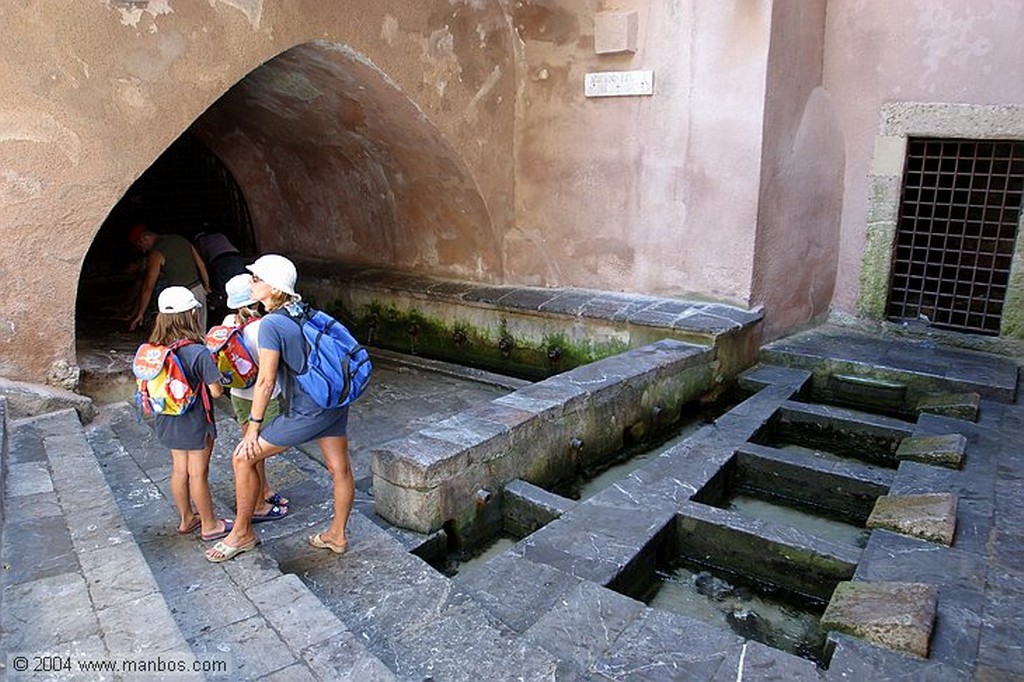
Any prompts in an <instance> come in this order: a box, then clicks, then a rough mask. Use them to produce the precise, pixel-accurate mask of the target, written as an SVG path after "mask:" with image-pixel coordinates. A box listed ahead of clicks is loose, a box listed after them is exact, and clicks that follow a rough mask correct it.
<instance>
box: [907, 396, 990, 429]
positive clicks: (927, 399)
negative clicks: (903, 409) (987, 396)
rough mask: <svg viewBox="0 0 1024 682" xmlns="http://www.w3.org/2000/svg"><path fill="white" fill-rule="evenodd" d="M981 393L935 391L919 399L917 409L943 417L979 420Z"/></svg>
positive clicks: (970, 420) (971, 420)
mask: <svg viewBox="0 0 1024 682" xmlns="http://www.w3.org/2000/svg"><path fill="white" fill-rule="evenodd" d="M980 407H981V395H980V394H978V393H974V392H971V393H935V394H932V395H926V396H924V397H923V398H921V399H920V400H919V401H917V411H918V412H926V413H928V414H936V415H939V416H942V417H952V418H954V419H963V420H966V421H969V422H976V421H978V410H979V409H980Z"/></svg>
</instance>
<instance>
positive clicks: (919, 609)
mask: <svg viewBox="0 0 1024 682" xmlns="http://www.w3.org/2000/svg"><path fill="white" fill-rule="evenodd" d="M938 594H939V590H938V588H937V587H936V586H935V585H929V584H927V583H897V582H862V581H857V582H854V581H850V582H842V583H839V585H837V586H836V589H835V592H833V593H832V599H831V600H830V601H829V603H828V606H827V607H826V609H825V613H824V614H823V615H822V617H821V626H822V627H823V628H825V629H828V630H836V631H838V632H843V633H846V634H849V635H853V636H855V637H860V638H862V639H865V640H867V641H869V642H871V643H872V644H876V645H878V646H881V647H885V648H887V649H893V650H894V651H902V652H904V653H908V654H912V655H914V656H919V657H920V658H927V657H928V643H929V640H930V639H931V634H932V628H933V627H934V625H935V612H936V605H937V602H938Z"/></svg>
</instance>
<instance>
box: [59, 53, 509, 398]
mask: <svg viewBox="0 0 1024 682" xmlns="http://www.w3.org/2000/svg"><path fill="white" fill-rule="evenodd" d="M192 148H200V149H203V150H207V149H208V150H209V151H207V152H206V154H208V155H209V156H210V157H211V160H216V164H217V165H220V164H223V166H224V167H225V172H226V173H227V174H228V175H229V176H230V177H231V183H230V184H232V185H234V184H235V183H237V193H238V194H239V195H240V198H239V200H240V201H241V202H242V203H243V204H244V210H245V212H246V219H247V222H248V223H249V224H247V225H244V226H231V225H229V226H227V227H226V228H224V227H222V228H221V230H220V231H224V232H225V233H226V234H228V235H229V236H230V237H232V238H233V240H234V241H235V243H236V245H237V246H239V247H240V248H241V249H242V250H243V253H245V254H246V255H250V256H252V255H255V254H257V253H260V252H264V253H265V252H278V253H283V254H286V255H288V256H289V257H291V258H293V259H294V260H296V261H297V262H302V261H305V260H310V261H321V262H323V261H326V262H328V263H332V262H334V263H339V264H344V265H347V266H352V265H356V266H367V267H375V268H384V269H392V270H399V271H405V272H414V273H423V274H430V275H435V276H451V277H459V278H467V279H475V280H488V279H498V278H500V276H501V258H500V248H499V244H498V241H497V239H495V238H494V236H493V235H494V233H493V230H492V228H491V220H490V216H489V214H488V211H487V206H486V202H485V201H484V199H483V197H482V196H481V194H480V192H479V190H478V188H477V187H476V184H475V182H474V180H473V177H472V175H471V174H470V172H469V170H468V168H467V167H466V165H465V163H464V162H463V161H462V160H461V159H460V158H459V156H458V154H457V153H456V152H455V151H454V150H453V149H452V147H451V145H450V144H449V143H448V142H447V140H446V139H445V137H444V136H443V135H442V134H441V133H440V132H439V131H438V130H437V129H436V128H435V127H434V126H433V125H432V124H430V122H429V121H427V120H426V119H425V118H424V117H423V116H422V112H421V111H420V110H419V109H418V108H417V107H416V105H415V104H414V103H413V102H412V101H410V100H409V98H408V97H407V96H405V95H404V94H403V93H402V92H401V91H400V90H399V89H398V88H397V87H396V86H395V84H394V83H392V82H390V81H389V80H388V79H387V77H386V76H385V75H384V74H382V73H380V72H379V71H378V70H376V69H374V68H372V66H370V65H369V64H368V62H367V60H366V58H365V57H364V56H361V55H358V54H356V53H354V52H353V51H351V50H350V49H348V48H345V47H343V46H339V45H336V44H331V43H325V42H314V43H307V44H303V45H300V46H297V47H294V48H291V49H290V50H287V51H286V52H284V53H282V54H281V55H279V56H277V57H275V58H273V59H271V60H269V61H268V62H266V63H265V64H263V65H261V66H259V67H258V68H256V69H255V70H253V71H252V72H251V73H249V74H248V75H247V76H245V77H244V78H242V79H241V80H240V81H239V82H238V83H237V84H236V85H235V86H233V87H232V88H230V89H229V90H228V91H227V92H226V93H225V94H224V95H223V96H222V97H221V98H219V99H218V100H217V101H216V102H215V103H214V104H213V105H211V106H210V107H209V109H207V110H206V111H205V112H204V113H203V114H202V115H201V116H199V117H198V118H197V119H196V121H195V122H194V123H193V124H192V125H191V126H189V128H188V130H187V131H186V133H184V134H183V135H182V137H180V138H179V139H178V140H177V141H175V142H174V143H173V144H172V145H171V147H169V148H168V151H166V152H164V154H162V155H161V156H160V157H159V158H158V159H157V161H156V162H155V163H154V165H153V166H151V167H150V168H149V169H148V170H147V171H146V172H144V173H143V174H142V176H141V177H140V179H139V180H138V181H136V183H135V184H134V185H133V186H132V187H131V188H129V190H128V192H126V194H125V196H124V197H123V198H122V200H121V201H120V202H119V203H118V204H117V205H116V206H115V207H114V209H113V210H112V211H111V214H110V215H109V216H108V218H107V220H106V221H104V225H103V227H102V228H101V229H100V231H99V232H98V233H97V236H96V239H95V240H94V243H93V245H92V247H91V248H90V250H89V254H88V255H87V257H86V260H85V266H84V267H83V271H82V275H81V278H80V284H79V301H78V315H77V319H78V325H77V336H76V341H77V348H78V351H77V355H78V362H79V365H80V367H81V368H82V370H83V372H84V374H83V376H82V386H81V388H82V390H84V391H86V392H89V393H90V394H92V395H102V387H101V386H98V385H97V384H98V382H99V381H100V379H97V376H99V377H102V376H103V375H104V374H106V372H107V371H108V367H109V359H110V354H111V353H112V352H116V353H119V354H121V355H125V354H129V353H130V352H131V351H132V349H133V348H134V346H135V345H137V343H139V342H141V341H142V340H143V339H144V336H145V333H146V329H140V330H138V331H136V332H135V333H133V334H128V333H126V330H125V329H124V326H125V325H124V324H123V323H120V324H119V323H118V321H117V319H116V318H117V316H118V313H119V312H120V313H124V312H125V310H121V311H118V310H117V309H116V305H117V304H118V303H119V302H124V301H126V300H127V299H128V298H129V296H128V294H129V293H130V292H129V291H127V290H128V289H130V287H131V285H132V279H131V277H130V276H129V277H125V276H122V275H120V273H118V272H115V273H113V277H112V278H111V277H108V278H107V279H106V280H105V281H101V280H100V279H97V278H95V277H91V276H90V271H92V270H95V269H96V266H97V265H99V266H100V267H99V269H101V270H102V269H103V267H102V266H103V262H104V260H105V261H106V262H108V263H109V262H115V263H117V262H118V256H121V258H120V260H122V261H123V260H124V256H125V255H126V252H127V251H128V247H127V246H126V245H125V244H124V235H125V233H126V231H127V229H128V228H129V227H130V226H131V224H132V223H134V222H147V223H148V224H149V225H150V226H151V227H152V228H153V229H155V230H156V231H157V232H176V233H178V234H182V235H183V236H185V237H189V238H192V237H194V236H195V234H196V233H198V232H200V231H207V230H209V229H210V228H208V227H207V226H205V225H204V224H203V223H206V222H209V221H216V218H215V217H214V216H215V215H216V214H218V213H230V212H231V211H230V210H229V208H230V207H209V206H206V207H198V208H196V209H194V210H193V209H188V210H177V209H178V208H179V206H176V205H175V193H176V192H178V193H180V195H181V196H180V201H178V202H177V203H178V204H179V205H184V204H187V203H188V202H190V201H191V200H192V198H193V197H192V196H191V195H192V194H194V193H196V192H197V191H198V189H197V187H196V181H195V179H194V178H181V177H180V175H181V169H179V168H174V169H171V170H169V171H168V170H162V168H163V167H164V166H167V165H169V164H173V162H170V161H168V160H167V157H168V156H172V157H181V156H188V154H185V153H184V152H185V151H187V150H189V149H192ZM193 155H194V153H193ZM200 165H202V164H200ZM197 174H198V171H197ZM143 185H144V186H143ZM218 189H220V188H213V190H218ZM228 189H229V190H230V188H228ZM155 190H159V193H160V201H156V200H154V199H153V198H152V195H153V194H154V193H155ZM227 194H230V191H224V190H221V191H220V192H219V193H218V192H217V191H210V192H205V195H206V198H205V199H204V200H206V201H216V200H218V199H216V197H217V196H221V195H224V197H223V198H222V199H220V200H221V201H225V202H230V201H232V199H231V198H230V197H228V196H226V195H227ZM143 195H149V198H148V199H147V198H146V197H145V196H143ZM147 201H148V202H149V204H150V206H149V209H150V210H149V211H148V212H147V208H146V206H145V204H146V202H147ZM133 203H134V204H136V205H134V206H133V205H132V204H133ZM139 203H141V204H143V205H142V206H139V205H138V204H139ZM215 209H219V210H215ZM207 214H208V216H209V220H207V219H205V218H204V216H205V215H207ZM183 221H184V222H183ZM121 265H122V266H123V265H124V263H121ZM108 269H109V268H108ZM106 274H111V273H106ZM97 285H99V286H97ZM104 287H106V288H105V290H104ZM118 287H119V289H118ZM85 290H88V293H86V292H85ZM101 293H105V294H106V296H105V298H103V297H102V296H100V294H101ZM101 298H102V299H103V300H104V301H106V304H107V305H106V307H102V306H100V307H98V306H97V305H96V303H97V301H98V300H100V299H101ZM122 307H125V306H124V305H122ZM211 312H214V313H215V314H223V311H221V310H218V309H211ZM94 313H98V314H94ZM212 320H213V318H211V323H212Z"/></svg>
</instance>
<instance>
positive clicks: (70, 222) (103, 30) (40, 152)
mask: <svg viewBox="0 0 1024 682" xmlns="http://www.w3.org/2000/svg"><path fill="white" fill-rule="evenodd" d="M511 36H512V31H511V28H510V27H509V25H508V19H507V16H506V15H505V13H504V11H503V9H502V8H501V7H500V5H498V4H493V3H480V2H478V1H476V0H467V1H466V2H450V1H449V0H432V1H429V2H427V1H424V2H418V3H408V2H398V1H397V0H395V1H391V2H385V1H381V0H349V1H348V2H346V3H344V5H340V4H337V3H328V2H302V3H297V2H292V1H291V0H213V1H210V2H205V1H204V2H174V1H172V0H149V2H144V3H140V4H129V3H123V2H118V1H117V0H106V1H99V2H70V3H69V2H63V1H59V0H40V1H39V2H33V3H30V4H26V3H23V2H16V1H14V0H2V1H0V41H2V42H0V45H2V47H3V49H2V50H0V102H2V104H0V169H2V171H0V216H2V227H0V229H2V230H3V232H2V234H3V238H4V246H5V248H4V249H2V250H0V285H2V287H3V291H4V299H5V301H4V305H3V307H2V309H0V375H3V376H6V377H10V378H15V379H22V380H29V381H40V382H42V381H48V382H50V383H56V384H62V385H67V386H73V385H74V383H75V381H76V375H75V370H76V368H75V348H74V345H75V339H74V330H75V326H74V325H75V323H74V310H75V302H76V301H75V297H76V288H77V282H78V273H79V272H80V270H81V267H82V262H83V258H84V257H85V254H86V252H87V250H88V248H89V245H90V244H91V242H92V240H93V237H94V236H95V234H96V232H97V230H98V229H99V228H100V226H101V225H102V223H103V220H104V219H105V217H106V216H107V214H108V213H109V211H110V210H111V208H112V207H113V206H114V205H115V204H116V202H117V201H118V200H119V199H120V198H121V196H123V194H124V192H125V191H126V189H127V188H128V187H129V186H130V185H131V183H132V182H134V181H135V180H136V179H137V178H138V177H139V175H140V174H141V173H142V172H143V171H144V170H145V169H146V168H147V167H148V166H149V165H150V164H151V163H152V162H153V161H154V160H155V159H156V158H157V156H159V154H160V153H161V152H162V151H163V150H164V149H166V147H167V146H168V145H169V144H170V143H171V142H172V141H173V140H175V139H176V138H177V137H178V136H179V135H181V134H182V132H184V131H185V130H186V129H188V128H189V127H190V126H191V125H192V124H193V122H195V121H196V120H197V119H199V120H200V123H198V124H197V130H196V132H197V134H200V135H203V134H204V133H205V134H206V136H207V140H208V141H210V140H211V138H212V136H214V135H216V136H218V138H219V139H218V140H217V146H218V147H219V148H220V151H222V152H223V153H224V154H225V156H226V158H225V161H226V162H227V163H228V164H229V165H230V166H231V167H232V170H233V171H234V172H236V173H238V174H239V175H240V176H241V179H242V181H243V183H244V186H243V188H242V189H243V193H247V200H249V201H250V202H252V201H253V200H254V199H255V203H256V204H257V206H256V210H255V213H256V219H257V221H258V222H259V225H258V226H257V232H258V234H259V235H260V236H261V237H262V238H264V239H266V240H267V243H268V244H270V245H273V246H284V245H288V246H289V247H293V246H294V247H296V248H298V249H300V250H304V251H316V252H317V253H320V254H325V255H327V256H331V255H334V254H335V253H337V252H339V250H343V249H344V248H348V250H349V252H352V251H359V252H360V253H370V254H371V255H370V258H371V259H374V258H375V259H377V261H378V262H384V261H387V260H388V259H389V258H394V259H395V260H397V261H398V262H400V263H402V264H403V265H404V264H410V265H411V266H413V267H424V268H429V267H432V266H435V265H436V266H438V267H441V268H442V269H443V268H445V267H447V268H449V269H450V271H458V272H463V273H464V272H467V271H468V272H471V273H473V274H476V275H478V276H480V277H481V278H485V277H488V276H489V277H498V276H500V258H499V256H498V247H497V243H498V242H497V240H498V238H499V236H500V232H501V231H503V230H505V229H507V227H505V226H506V225H507V224H509V223H511V221H512V220H513V216H512V210H513V204H512V193H511V188H512V170H513V168H512V164H511V161H510V159H511V157H512V153H511V151H512V150H511V139H512V135H511V128H512V124H513V110H512V107H511V106H509V103H511V102H512V101H513V99H514V90H513V88H514V86H513V80H512V74H513V68H512V64H513V62H512V54H513V51H512V49H511V48H510V47H509V45H508V43H509V41H510V40H511ZM310 41H323V42H324V43H327V44H332V45H345V46H348V47H347V49H348V52H347V54H348V55H359V56H358V57H356V58H354V62H353V59H352V58H347V61H346V58H342V57H339V56H335V55H336V54H337V53H335V52H332V50H331V49H314V50H311V51H310V52H308V53H306V56H311V57H312V58H314V59H315V60H316V59H319V60H322V61H323V63H320V64H316V65H315V66H316V68H314V69H312V70H311V72H310V75H311V76H312V77H311V78H310V79H307V80H308V83H302V82H301V81H302V76H303V73H302V70H301V69H298V70H295V69H292V72H291V73H290V74H284V75H283V77H282V80H281V82H278V83H277V84H276V87H278V91H277V92H276V94H278V95H281V98H280V99H278V100H276V102H277V103H280V102H281V101H284V100H287V101H288V103H289V104H288V106H286V107H285V108H284V109H282V110H278V111H277V112H276V113H277V114H278V115H279V117H281V119H280V121H279V122H280V123H281V125H280V126H278V127H277V128H276V129H270V128H267V127H262V128H261V127H260V125H259V116H260V115H261V114H266V113H267V109H268V108H271V107H273V105H274V104H275V98H274V94H275V93H274V92H273V91H274V86H272V87H269V88H265V89H263V90H261V89H260V88H259V87H256V88H254V89H251V90H250V92H256V93H257V94H260V95H263V96H262V97H260V98H257V99H258V100H259V101H257V102H255V103H254V104H255V109H254V110H253V112H250V113H251V118H249V119H244V120H243V118H238V117H236V120H235V121H234V123H235V125H232V121H230V120H229V119H230V118H231V117H230V116H224V114H225V111H226V110H221V111H220V112H219V113H220V118H217V115H218V111H217V109H216V107H214V110H213V111H211V116H210V118H209V119H206V122H205V123H204V122H203V119H202V115H203V113H204V112H206V111H207V109H208V108H210V107H211V106H214V105H215V104H216V103H217V102H218V100H219V98H221V97H222V96H223V95H224V94H225V93H226V92H227V91H228V90H229V89H231V88H232V87H233V86H235V85H236V83H238V82H239V81H241V80H243V79H244V78H245V77H246V76H247V75H249V74H250V73H251V72H253V71H254V70H257V69H258V67H260V65H262V64H263V63H264V62H267V61H269V60H271V59H273V58H274V57H276V56H277V55H279V54H281V53H284V52H286V51H287V50H289V49H290V48H292V47H294V46H296V45H302V44H304V43H309V42H310ZM280 66H281V67H285V68H279V69H278V70H277V72H276V73H277V75H282V74H281V72H282V71H283V70H287V68H286V67H287V64H286V62H281V63H280ZM263 75H264V76H268V75H269V76H272V75H273V74H272V73H271V72H264V74H263ZM334 76H338V77H339V78H338V82H339V83H342V84H345V85H347V86H350V87H356V88H357V89H360V93H362V90H361V89H362V88H364V87H365V89H366V90H367V91H370V95H367V96H365V97H364V96H363V95H364V94H365V93H363V94H357V95H355V96H353V97H350V100H352V101H353V102H355V104H353V105H352V106H349V104H350V102H349V101H347V100H345V101H342V100H344V98H345V93H332V95H331V97H332V98H334V99H333V100H332V102H331V104H332V106H336V107H337V109H336V111H335V112H326V113H325V112H323V111H315V110H316V109H317V108H318V107H317V102H316V101H315V100H309V101H307V102H303V101H302V97H303V96H304V95H306V94H309V93H311V92H312V91H313V90H311V89H309V88H306V87H305V86H306V85H308V84H309V83H312V88H313V89H316V88H317V87H318V86H319V88H320V89H321V90H322V89H324V88H326V87H327V86H329V85H332V84H333V83H332V82H331V78H332V77H334ZM318 78H319V79H320V80H319V81H318V80H317V79H318ZM282 90H283V91H284V92H282ZM229 97H230V96H229ZM243 99H244V93H243ZM244 105H245V102H243V103H242V104H241V105H240V106H242V107H244ZM302 106H305V107H306V110H303V109H302ZM359 109H361V111H362V113H363V114H369V115H371V116H372V115H376V116H377V117H378V118H377V120H372V121H369V122H367V123H366V124H365V125H363V126H362V128H360V126H359V125H358V124H354V125H353V126H352V129H353V130H356V131H357V132H358V131H360V130H362V131H363V133H366V134H367V136H368V137H370V138H373V136H377V137H376V138H375V139H373V140H372V141H373V142H374V143H376V144H377V145H378V147H380V148H382V149H384V152H385V153H384V154H382V157H384V158H385V159H386V158H387V156H388V155H387V152H388V151H390V152H391V154H392V157H394V156H401V157H402V158H403V161H402V162H401V163H395V164H393V165H391V166H390V167H388V166H387V164H386V163H385V164H382V167H380V168H379V169H377V170H378V172H376V173H374V172H363V173H362V174H360V175H359V177H358V178H355V180H353V174H352V173H351V172H350V167H351V165H352V164H359V163H362V162H363V161H362V160H361V159H359V158H357V157H356V156H355V155H357V154H358V153H361V152H366V151H369V152H371V153H372V152H373V151H376V148H374V145H372V144H370V145H368V146H369V149H367V146H366V145H364V146H360V144H359V143H357V142H352V141H351V140H347V141H345V140H343V141H342V143H341V144H340V152H339V153H338V154H336V155H331V154H326V153H323V150H324V149H325V148H328V147H329V146H330V145H331V144H332V142H333V140H332V139H331V137H330V136H329V135H327V134H325V133H337V132H338V131H339V130H341V129H343V128H344V127H345V126H344V125H333V124H332V122H331V121H330V120H329V117H330V116H333V115H335V114H338V115H341V116H345V115H347V114H353V113H355V112H356V111H357V110H359ZM339 112H340V113H339ZM227 113H230V112H227ZM238 116H242V114H238ZM289 117H291V118H289ZM317 122H318V123H319V124H321V125H320V126H319V127H318V128H317V127H316V126H315V125H314V127H313V128H310V127H307V126H309V125H310V124H311V123H313V124H316V123H317ZM403 122H404V123H409V122H415V127H416V130H415V131H414V132H411V133H410V132H408V131H399V132H398V133H395V134H391V133H390V132H389V130H388V129H387V128H386V125H387V124H388V123H397V124H401V123H403ZM289 124H292V127H291V128H289V127H288V126H289ZM218 125H220V126H221V127H220V128H218V127H217V126H218ZM204 126H208V127H205V128H204ZM304 132H308V133H310V134H309V135H306V136H305V137H304V136H303V133H304ZM259 134H264V135H266V138H265V139H258V140H255V142H256V146H255V147H252V148H250V149H249V150H248V151H245V150H244V147H245V144H244V140H242V138H244V137H245V136H246V135H253V136H256V135H259ZM233 135H234V136H236V138H235V139H233V138H232V136H233ZM239 140H242V142H241V143H240V142H239ZM279 141H280V142H281V144H280V145H279V144H278V143H279ZM285 141H286V142H287V145H285V144H284V142H285ZM288 145H290V146H288ZM417 146H419V147H420V149H419V152H415V151H409V150H408V148H409V147H417ZM303 148H304V149H307V150H309V151H310V152H311V153H310V155H309V156H308V157H303V155H302V154H301V150H302V149H303ZM275 151H283V153H284V154H283V158H282V157H281V156H275ZM318 152H319V153H318ZM246 154H249V156H248V157H246V156H245V155H246ZM346 154H349V155H350V156H346ZM304 162H305V163H308V164H310V167H302V164H303V163H304ZM250 164H251V165H250ZM346 164H349V165H348V166H347V165H346ZM276 171H281V173H280V174H278V173H276ZM405 174H412V175H413V176H415V177H412V178H409V177H405ZM334 175H337V176H338V179H336V180H334V181H329V182H324V181H323V179H324V178H325V177H327V178H330V177H332V176H334ZM403 177H404V178H405V181H406V182H407V183H408V185H409V186H411V187H412V189H408V190H406V189H403V188H401V187H398V188H395V187H390V189H392V190H393V191H392V192H391V195H390V196H389V195H388V193H387V189H389V187H388V185H389V183H391V184H393V185H398V184H399V180H400V179H402V178H403ZM424 178H426V179H424ZM271 179H276V180H277V181H280V182H281V183H283V185H288V186H287V187H278V188H277V190H279V191H278V192H277V193H275V192H274V191H272V188H270V185H271V184H272V180H271ZM348 181H353V182H352V183H349V182H348ZM358 181H363V185H362V186H359V187H356V188H353V187H352V186H350V184H357V183H358ZM317 182H321V183H322V190H323V191H320V192H317V191H316V184H317ZM381 193H383V194H385V198H383V199H381V198H380V197H379V195H380V194H381ZM442 193H444V194H445V196H447V197H449V199H448V200H446V201H444V202H439V201H436V200H435V201H433V202H431V201H430V200H429V198H430V197H427V199H428V200H425V201H422V202H418V201H417V196H418V195H424V194H428V195H430V194H432V195H434V196H437V195H440V194H442ZM371 194H376V195H377V200H376V201H375V202H373V203H372V204H371V205H370V206H369V207H366V206H359V207H355V208H353V206H354V205H355V204H357V203H358V201H359V199H360V198H361V197H365V196H370V195H371ZM310 195H313V196H314V197H315V198H312V199H309V198H307V197H309V196H310ZM421 198H422V197H421ZM275 203H277V204H282V203H283V207H276V206H274V204H275ZM396 206H397V208H395V207H396ZM389 209H390V210H391V215H390V216H389V215H388V210H389ZM396 214H398V215H399V216H400V217H399V218H395V215H396ZM332 219H333V222H332ZM356 219H365V222H364V223H363V224H360V225H358V226H357V227H356V228H353V227H352V223H353V222H357V220H356ZM389 220H390V221H391V222H390V223H389V222H388V221H389ZM403 221H404V224H403ZM339 223H340V224H339ZM366 223H368V224H366ZM317 224H320V225H322V226H323V227H321V228H320V229H322V230H325V231H326V232H327V233H328V234H330V235H331V237H330V239H328V240H326V242H325V246H326V248H323V247H321V243H320V242H321V240H319V239H311V238H310V234H309V232H308V230H309V229H310V228H311V227H312V226H314V225H317ZM493 225H499V226H502V227H500V228H499V229H495V228H494V227H492V226H493ZM416 230H419V231H418V232H415V234H416V235H417V236H416V239H419V240H420V241H421V242H429V244H428V245H429V247H430V250H426V251H425V250H424V249H422V248H421V247H422V246H423V245H422V243H421V244H419V245H416V246H410V245H408V244H405V243H402V240H403V239H407V238H408V236H409V235H410V234H413V233H414V231H416ZM378 233H379V235H380V238H379V239H377V236H378ZM463 237H465V246H456V245H457V244H460V242H462V241H463V240H462V239H461V238H463ZM368 245H369V246H373V247H376V246H377V245H380V250H379V252H374V251H368V250H367V246H368ZM463 248H465V249H466V250H467V251H468V250H469V249H473V250H475V254H474V255H475V257H474V258H473V259H469V258H467V257H466V256H465V253H466V252H465V251H463V250H462V249H463ZM424 253H425V254H426V255H425V256H424V255H423V254H424ZM26 263H30V264H31V267H25V264H26ZM467 263H468V265H467ZM83 295H87V292H85V293H84V294H83ZM85 303H86V304H88V302H87V301H85ZM44 316H45V317H46V320H47V323H46V324H40V323H39V322H40V319H41V318H42V317H44Z"/></svg>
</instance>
